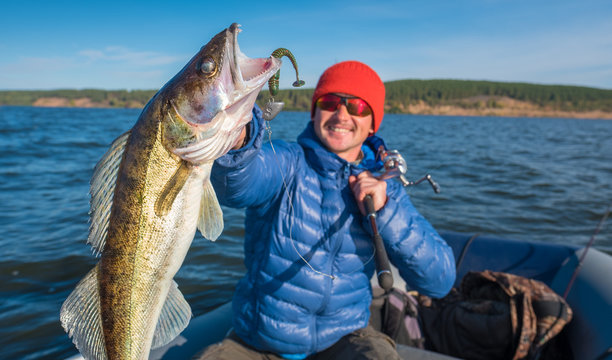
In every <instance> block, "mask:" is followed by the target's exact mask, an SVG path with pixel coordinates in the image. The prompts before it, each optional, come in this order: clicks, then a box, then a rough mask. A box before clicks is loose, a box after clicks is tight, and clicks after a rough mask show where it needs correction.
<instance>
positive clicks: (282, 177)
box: [265, 121, 376, 280]
mask: <svg viewBox="0 0 612 360" xmlns="http://www.w3.org/2000/svg"><path fill="white" fill-rule="evenodd" d="M265 130H266V133H267V134H268V142H269V143H270V148H272V153H273V154H274V162H275V163H276V166H277V167H278V171H279V173H280V175H281V179H282V182H283V188H284V189H285V192H286V193H287V194H289V191H288V186H287V182H286V181H285V176H284V173H283V170H282V167H281V166H280V163H279V161H278V154H277V153H276V149H274V144H273V143H272V126H271V125H270V122H269V121H265ZM287 199H288V201H289V240H290V241H289V242H290V243H291V246H292V247H293V250H294V251H295V253H296V254H297V255H298V256H299V257H300V259H302V261H303V262H304V263H305V264H306V265H308V267H309V268H310V270H312V271H313V272H314V273H316V274H319V275H321V276H325V277H328V278H330V279H332V280H334V279H336V276H334V275H330V274H327V273H324V272H322V271H320V270H317V269H315V268H314V267H313V266H312V265H311V264H310V263H309V262H308V260H306V258H304V256H302V254H301V253H300V252H299V250H298V249H297V247H296V246H295V240H294V239H293V216H292V214H293V199H292V198H291V196H287ZM375 254H376V249H374V251H373V252H372V255H371V256H370V258H369V259H368V260H367V261H366V262H364V263H363V265H362V266H361V267H359V268H357V269H355V270H353V271H350V272H347V273H345V275H350V274H353V273H355V272H357V271H361V269H362V268H364V267H365V266H366V265H367V264H368V263H369V262H370V261H372V259H374V255H375Z"/></svg>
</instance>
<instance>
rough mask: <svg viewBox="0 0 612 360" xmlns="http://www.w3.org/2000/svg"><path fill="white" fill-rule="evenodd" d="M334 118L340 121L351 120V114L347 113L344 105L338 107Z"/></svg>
mask: <svg viewBox="0 0 612 360" xmlns="http://www.w3.org/2000/svg"><path fill="white" fill-rule="evenodd" d="M336 116H337V117H338V119H341V120H350V119H351V114H349V113H348V110H347V108H346V105H344V104H340V105H338V108H337V109H336Z"/></svg>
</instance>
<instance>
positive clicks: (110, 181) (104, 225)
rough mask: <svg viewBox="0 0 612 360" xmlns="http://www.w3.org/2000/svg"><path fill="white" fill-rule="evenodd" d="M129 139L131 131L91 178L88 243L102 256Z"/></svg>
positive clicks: (107, 153)
mask: <svg viewBox="0 0 612 360" xmlns="http://www.w3.org/2000/svg"><path fill="white" fill-rule="evenodd" d="M129 137H130V131H127V132H126V133H124V134H123V135H121V136H119V137H118V138H116V139H115V141H113V143H112V144H111V146H110V147H109V149H108V150H107V151H106V154H104V156H102V158H101V159H100V161H98V164H96V167H95V169H94V174H93V176H92V177H91V187H90V189H89V193H90V194H91V200H90V210H89V214H90V221H91V222H90V224H89V237H88V238H87V242H88V243H89V244H91V246H92V247H93V250H94V253H96V254H100V253H101V252H102V250H104V244H105V243H106V233H107V232H108V223H109V218H110V212H111V206H112V205H113V195H114V194H115V183H116V182H117V173H118V171H119V165H120V164H121V159H122V158H123V151H124V150H125V144H126V143H127V140H128V138H129Z"/></svg>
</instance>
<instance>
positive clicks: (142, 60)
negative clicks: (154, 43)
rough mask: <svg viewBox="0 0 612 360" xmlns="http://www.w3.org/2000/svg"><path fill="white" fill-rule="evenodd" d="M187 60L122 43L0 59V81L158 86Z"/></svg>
mask: <svg viewBox="0 0 612 360" xmlns="http://www.w3.org/2000/svg"><path fill="white" fill-rule="evenodd" d="M185 61H186V57H185V56H179V55H168V54H163V53H159V52H154V51H134V50H130V49H128V48H126V47H121V46H108V47H105V48H103V49H85V50H80V51H77V52H74V53H72V54H66V55H63V56H49V57H44V56H30V57H26V56H22V57H18V58H16V59H15V60H13V61H9V62H7V61H4V62H2V61H0V83H1V86H2V89H53V88H107V89H117V88H127V89H143V88H146V89H155V88H158V87H160V86H161V85H163V84H164V83H165V82H166V81H167V80H168V79H169V78H170V77H171V76H172V75H173V74H174V73H175V72H176V71H177V69H180V66H181V65H182V64H183V63H184V62H185Z"/></svg>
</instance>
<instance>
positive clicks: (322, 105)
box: [316, 94, 372, 116]
mask: <svg viewBox="0 0 612 360" xmlns="http://www.w3.org/2000/svg"><path fill="white" fill-rule="evenodd" d="M316 104H317V107H319V109H321V110H325V111H336V110H337V109H338V106H340V104H342V105H344V106H346V110H347V111H348V113H349V114H351V115H354V116H368V115H370V114H372V109H371V108H370V105H368V103H367V102H365V101H364V100H362V99H360V98H358V97H345V96H340V95H336V94H325V95H323V96H321V97H320V98H318V99H317V103H316Z"/></svg>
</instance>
